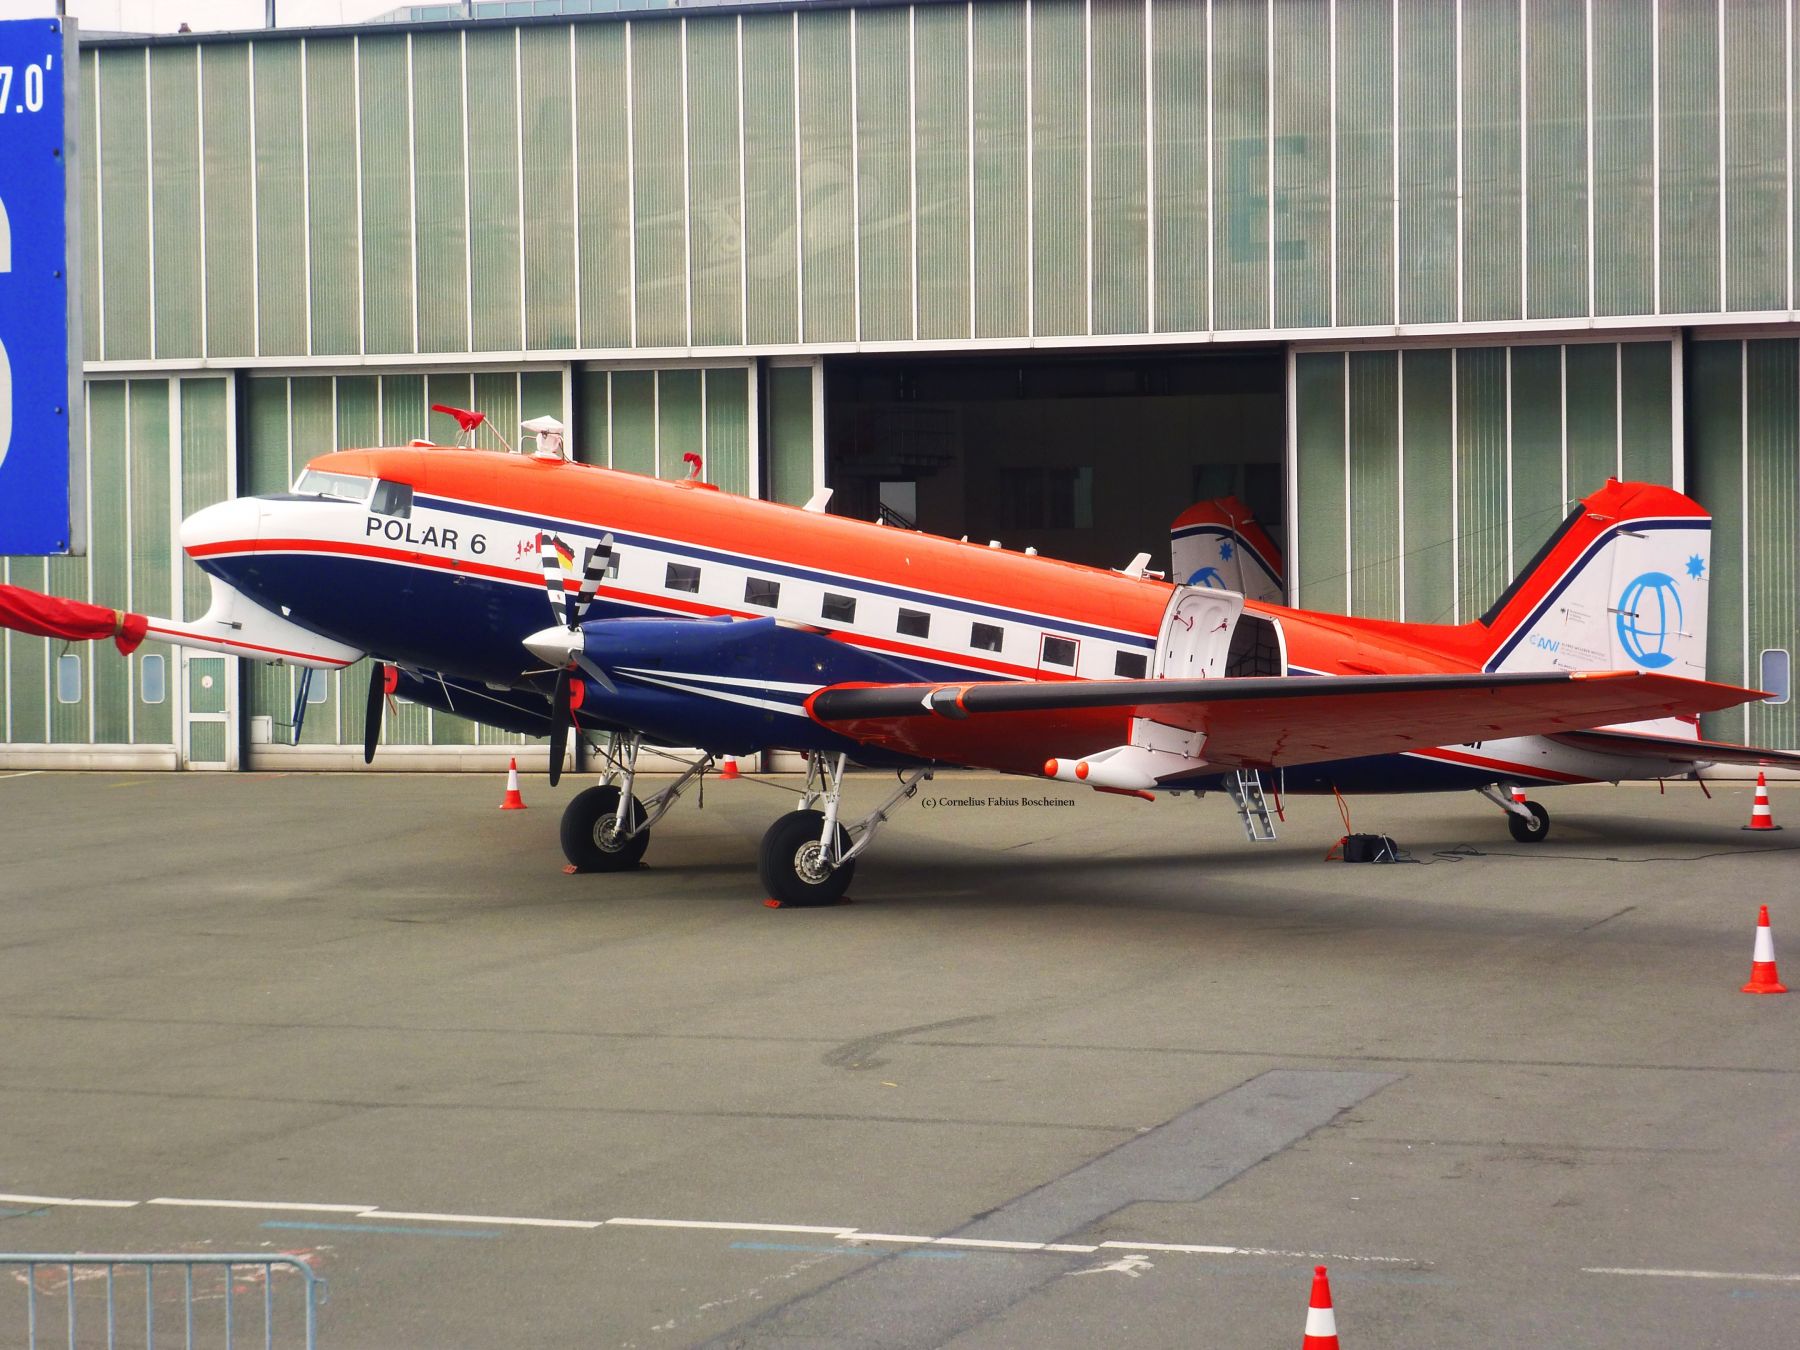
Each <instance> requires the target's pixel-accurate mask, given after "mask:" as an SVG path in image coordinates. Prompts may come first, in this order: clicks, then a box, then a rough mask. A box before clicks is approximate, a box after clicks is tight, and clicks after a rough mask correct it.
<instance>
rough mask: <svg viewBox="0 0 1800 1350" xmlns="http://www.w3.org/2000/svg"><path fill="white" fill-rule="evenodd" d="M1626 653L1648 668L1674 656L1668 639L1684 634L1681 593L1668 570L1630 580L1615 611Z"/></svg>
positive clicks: (1664, 663)
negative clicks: (1670, 650)
mask: <svg viewBox="0 0 1800 1350" xmlns="http://www.w3.org/2000/svg"><path fill="white" fill-rule="evenodd" d="M1615 614H1616V615H1617V622H1618V629H1619V642H1620V643H1621V644H1622V645H1623V646H1624V648H1625V654H1626V655H1627V656H1629V657H1630V658H1631V659H1632V661H1633V662H1634V663H1635V664H1637V665H1640V666H1642V667H1643V668H1644V669H1645V670H1661V669H1662V668H1663V667H1664V666H1666V665H1670V664H1672V663H1673V662H1674V660H1675V658H1674V656H1673V655H1671V654H1670V652H1669V639H1670V638H1671V637H1679V636H1681V595H1680V593H1679V592H1678V591H1677V590H1676V589H1675V578H1674V577H1672V576H1670V575H1669V574H1668V573H1667V572H1645V573H1644V574H1643V575H1642V576H1640V577H1638V578H1636V579H1635V580H1633V581H1632V582H1631V583H1629V584H1628V585H1627V586H1626V587H1625V590H1624V592H1623V593H1622V594H1621V595H1620V596H1619V603H1618V606H1617V609H1616V610H1615Z"/></svg>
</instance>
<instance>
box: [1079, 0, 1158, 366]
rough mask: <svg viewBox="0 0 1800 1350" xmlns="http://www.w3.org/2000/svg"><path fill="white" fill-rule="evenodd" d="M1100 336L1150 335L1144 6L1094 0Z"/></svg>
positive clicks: (1131, 0) (1134, 0) (1128, 0)
mask: <svg viewBox="0 0 1800 1350" xmlns="http://www.w3.org/2000/svg"><path fill="white" fill-rule="evenodd" d="M1093 46H1094V50H1093V68H1094V89H1093V121H1094V137H1093V139H1094V169H1093V179H1094V198H1093V203H1092V206H1091V210H1092V211H1093V217H1094V252H1093V268H1094V331H1095V332H1096V333H1143V332H1147V331H1148V330H1149V327H1150V195H1149V194H1150V183H1149V160H1148V158H1147V156H1146V150H1145V147H1146V143H1147V135H1148V133H1147V131H1146V129H1145V117H1146V110H1145V107H1144V81H1145V78H1146V76H1147V74H1148V71H1147V70H1146V69H1145V58H1146V55H1147V53H1146V51H1145V47H1144V4H1143V0H1093Z"/></svg>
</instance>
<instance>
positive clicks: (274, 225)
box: [250, 41, 308, 356]
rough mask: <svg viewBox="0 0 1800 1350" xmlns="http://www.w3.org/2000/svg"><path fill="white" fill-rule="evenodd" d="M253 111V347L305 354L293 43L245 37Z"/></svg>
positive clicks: (300, 143)
mask: <svg viewBox="0 0 1800 1350" xmlns="http://www.w3.org/2000/svg"><path fill="white" fill-rule="evenodd" d="M250 54H251V61H252V66H251V73H252V80H251V84H252V88H251V96H252V98H253V99H254V100H255V104H256V107H255V117H256V300H257V329H258V332H257V338H258V342H259V346H258V348H257V350H258V351H259V352H260V353H261V354H262V355H264V356H302V355H305V353H306V326H307V303H308V296H307V293H306V254H307V240H306V185H305V174H306V155H305V144H304V140H305V135H304V126H303V121H302V119H303V118H304V116H305V110H304V103H303V100H302V98H301V89H300V43H298V42H289V41H271V42H255V43H252V44H251V48H250Z"/></svg>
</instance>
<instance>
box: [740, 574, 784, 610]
mask: <svg viewBox="0 0 1800 1350" xmlns="http://www.w3.org/2000/svg"><path fill="white" fill-rule="evenodd" d="M744 603H745V604H746V605H761V606H762V607H763V608H764V609H774V608H775V606H777V605H779V604H780V603H781V583H780V582H778V581H770V580H769V579H768V578H766V577H751V578H749V579H748V580H746V581H745V582H744Z"/></svg>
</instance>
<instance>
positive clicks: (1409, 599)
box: [1400, 349, 1456, 623]
mask: <svg viewBox="0 0 1800 1350" xmlns="http://www.w3.org/2000/svg"><path fill="white" fill-rule="evenodd" d="M1400 362H1401V364H1400V419H1401V440H1400V478H1401V485H1402V495H1403V496H1404V497H1405V499H1406V506H1405V514H1406V618H1407V620H1408V621H1409V622H1412V623H1448V622H1450V619H1451V616H1452V615H1453V614H1454V613H1455V612H1456V592H1455V589H1454V587H1453V586H1452V585H1451V578H1452V577H1453V576H1454V575H1455V563H1454V558H1455V551H1456V518H1455V513H1454V511H1453V509H1452V506H1451V493H1450V486H1451V477H1450V465H1451V461H1452V457H1453V455H1454V448H1453V447H1454V445H1455V430H1456V410H1455V403H1454V396H1453V392H1452V386H1453V372H1454V369H1455V357H1454V355H1453V354H1452V353H1451V352H1449V351H1445V350H1441V349H1440V350H1437V351H1411V352H1403V353H1401V357H1400Z"/></svg>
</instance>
